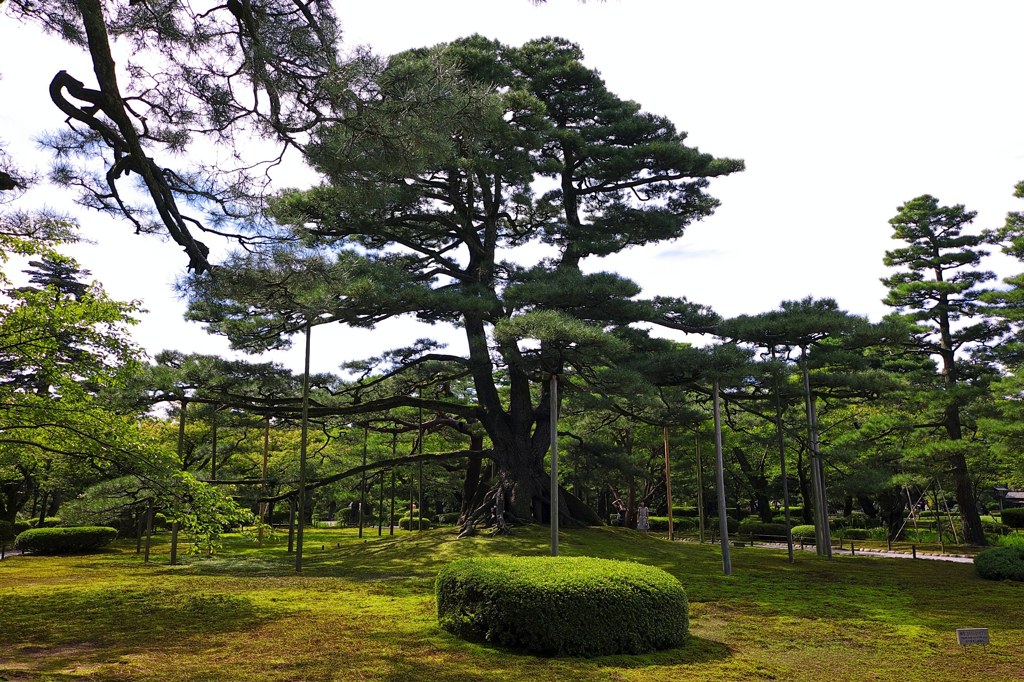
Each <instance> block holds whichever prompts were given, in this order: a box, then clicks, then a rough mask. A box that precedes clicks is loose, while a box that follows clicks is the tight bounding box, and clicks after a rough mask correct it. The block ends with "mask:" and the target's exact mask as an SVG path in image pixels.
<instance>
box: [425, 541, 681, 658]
mask: <svg viewBox="0 0 1024 682" xmlns="http://www.w3.org/2000/svg"><path fill="white" fill-rule="evenodd" d="M435 589H436V594H437V619H438V622H439V623H440V625H441V627H443V628H444V629H445V630H447V631H448V632H451V633H453V634H455V635H457V636H459V637H462V638H464V639H469V640H473V641H486V642H491V643H493V644H498V645H501V646H506V647H510V648H513V649H519V650H525V651H529V652H532V653H536V654H544V655H563V656H606V655H613V654H638V653H643V652H647V651H655V650H658V649H667V648H671V647H675V646H679V645H680V644H682V643H683V641H684V640H685V638H686V635H687V630H688V627H689V615H688V609H689V606H688V601H687V597H686V591H685V590H684V589H683V586H682V585H680V584H679V581H678V580H676V579H675V578H674V577H672V576H671V575H669V574H668V573H666V572H665V571H663V570H661V569H659V568H654V567H652V566H644V565H642V564H635V563H632V562H625V561H611V560H608V559H594V558H590V557H488V558H474V559H460V560H458V561H454V562H452V563H451V564H449V565H448V566H446V567H445V568H443V569H442V570H441V571H440V572H439V573H438V575H437V581H436V586H435Z"/></svg>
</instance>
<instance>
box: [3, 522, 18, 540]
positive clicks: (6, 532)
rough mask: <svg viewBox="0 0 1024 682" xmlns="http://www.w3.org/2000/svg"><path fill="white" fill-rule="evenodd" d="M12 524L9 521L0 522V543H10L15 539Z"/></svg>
mask: <svg viewBox="0 0 1024 682" xmlns="http://www.w3.org/2000/svg"><path fill="white" fill-rule="evenodd" d="M15 535H16V534H15V532H14V524H13V523H11V522H9V521H0V542H10V541H11V540H13V539H14V537H15Z"/></svg>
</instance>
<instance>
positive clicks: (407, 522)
mask: <svg viewBox="0 0 1024 682" xmlns="http://www.w3.org/2000/svg"><path fill="white" fill-rule="evenodd" d="M433 525H434V524H432V523H431V522H430V519H428V518H427V517H426V516H420V517H411V516H403V517H402V518H400V519H398V527H399V528H401V529H402V530H430V529H431V528H432V527H433Z"/></svg>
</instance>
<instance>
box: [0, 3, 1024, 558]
mask: <svg viewBox="0 0 1024 682" xmlns="http://www.w3.org/2000/svg"><path fill="white" fill-rule="evenodd" d="M4 4H5V8H6V11H7V13H8V15H10V16H11V17H13V18H14V19H17V20H21V21H25V22H31V23H32V24H33V25H36V26H41V27H43V28H44V29H45V30H46V31H47V32H48V33H49V34H50V35H51V39H52V40H55V41H56V40H62V41H65V42H67V43H70V44H72V45H77V46H80V47H81V48H82V49H83V50H84V53H85V54H87V55H88V60H89V62H88V68H86V67H85V66H84V63H83V64H80V65H79V66H78V71H74V72H73V71H61V72H59V73H57V74H56V75H55V76H53V79H52V80H51V81H50V83H49V93H50V97H51V99H52V101H53V104H54V105H55V106H56V107H57V108H58V109H59V110H60V111H61V112H62V114H63V115H64V116H66V117H67V118H66V123H67V125H66V127H65V128H63V129H61V130H59V131H55V132H53V133H52V134H50V135H49V136H48V137H47V138H46V146H48V147H49V148H50V149H51V150H52V151H53V154H54V156H53V159H54V162H53V167H52V169H51V170H50V173H49V180H51V181H54V182H57V183H60V185H61V186H63V187H64V188H66V189H65V190H63V191H66V192H69V193H78V200H79V201H80V203H81V204H82V205H84V206H86V207H89V208H92V209H96V210H98V211H101V212H105V213H107V214H110V215H116V216H118V217H119V218H120V219H123V220H125V221H127V222H128V223H129V224H131V225H132V226H133V227H134V228H135V229H136V231H138V232H143V233H156V234H161V235H163V236H164V237H165V238H167V239H168V240H170V241H172V242H174V243H175V244H176V245H177V247H178V249H180V250H179V251H176V250H175V248H174V247H171V246H170V245H167V247H166V248H167V249H168V250H169V253H173V254H175V255H178V256H179V257H180V258H182V266H185V265H187V267H188V274H187V276H185V277H183V278H182V280H181V281H180V292H181V294H182V296H183V297H185V299H186V300H187V302H188V312H187V317H188V318H189V319H191V320H194V321H198V322H201V323H203V324H204V325H205V326H206V327H207V329H208V330H209V331H210V332H211V333H214V334H219V335H223V336H224V337H226V338H227V339H228V340H229V341H230V343H231V345H232V347H233V348H234V349H238V350H243V351H246V352H247V353H251V354H257V355H258V354H259V353H261V352H265V351H269V350H274V349H280V348H283V347H287V346H289V345H291V344H292V343H296V344H297V345H302V346H303V347H304V349H305V357H306V367H305V371H299V372H296V371H293V370H292V369H289V368H286V367H285V366H283V365H281V364H277V363H273V362H254V361H245V360H240V359H236V358H225V357H219V356H214V355H206V354H199V353H191V352H188V351H187V350H168V351H164V352H162V353H159V354H155V355H154V356H153V357H147V356H146V355H145V353H143V352H142V350H141V349H140V348H139V347H137V346H136V345H135V344H134V342H133V341H132V338H131V335H130V329H131V326H132V324H133V321H134V320H135V319H136V317H137V315H138V314H139V312H140V310H139V308H140V306H139V305H138V304H137V303H134V302H128V301H117V300H114V299H112V298H111V297H110V296H109V295H108V294H107V293H106V292H105V291H104V289H103V286H102V284H101V283H100V282H96V281H91V280H90V273H89V272H87V271H84V270H82V269H81V268H80V266H79V265H78V263H76V261H75V260H74V259H73V258H71V257H69V256H68V255H66V254H67V253H68V248H69V247H70V246H71V245H73V244H74V243H75V242H76V241H77V240H79V239H81V238H82V236H83V235H82V232H81V230H80V229H79V226H78V224H77V221H76V220H75V219H73V218H71V217H69V216H67V215H62V214H57V213H54V212H49V211H45V210H41V209H38V208H35V207H32V206H27V205H26V204H25V203H23V202H22V201H21V199H22V195H23V193H25V192H26V190H27V189H28V188H29V187H30V186H32V185H33V184H34V183H39V182H41V181H42V180H41V178H37V177H33V176H32V173H31V172H29V171H28V170H26V169H25V166H24V164H23V162H22V161H21V160H20V159H19V158H17V157H16V155H12V154H9V153H8V152H6V151H3V150H0V196H2V197H3V202H4V203H3V204H2V206H0V240H2V242H3V254H4V258H5V261H6V263H7V264H8V265H10V264H14V263H18V264H21V263H27V265H25V266H21V265H19V266H18V267H17V268H13V267H7V266H5V268H4V273H5V274H4V276H3V279H2V280H0V286H2V287H3V291H2V298H0V306H2V312H0V368H2V369H0V404H2V409H0V520H3V521H5V522H8V523H11V524H13V523H15V522H16V521H19V520H20V521H22V522H23V523H24V522H32V523H35V524H45V523H47V519H48V518H50V519H54V518H57V517H59V519H60V521H59V522H60V523H65V524H75V523H104V524H107V523H110V524H115V525H117V526H118V527H120V528H121V529H122V530H123V531H125V532H132V531H134V530H135V529H137V528H140V527H141V524H142V523H143V520H144V519H146V518H148V519H152V518H153V514H161V515H163V517H162V518H163V519H165V520H166V521H167V522H168V523H172V524H175V527H176V528H177V527H179V526H180V527H181V528H183V529H184V530H185V531H186V532H188V533H190V534H192V535H194V536H195V537H196V538H197V539H199V540H201V542H202V543H205V544H206V545H207V546H211V547H212V546H213V545H214V544H215V542H216V537H217V535H218V534H219V533H221V532H222V531H223V530H224V529H225V528H228V527H232V526H234V525H238V524H248V525H252V524H254V523H255V522H256V521H258V520H262V521H263V522H265V523H287V522H288V521H289V518H290V517H292V515H294V514H296V513H297V514H298V515H299V518H300V519H304V520H305V521H306V522H314V521H340V522H347V523H352V522H356V523H358V522H360V521H365V522H367V523H372V524H377V523H378V522H381V521H383V527H385V528H386V527H388V526H390V525H391V522H392V520H393V519H394V518H395V517H398V516H402V515H403V514H405V513H407V511H409V512H411V511H412V510H413V509H414V508H415V509H417V510H418V513H419V515H422V516H424V517H430V518H432V519H434V520H435V522H437V521H439V522H447V523H453V524H459V525H461V526H462V528H463V530H464V532H468V531H470V530H471V528H472V527H474V526H476V525H491V524H493V523H494V521H495V519H494V518H493V514H494V513H495V509H497V510H504V515H503V516H504V518H505V519H507V520H508V521H512V522H541V523H544V522H547V521H548V520H549V516H550V508H551V501H552V500H551V493H550V488H549V486H548V475H549V474H548V472H549V467H550V461H549V459H548V458H549V452H550V450H551V446H552V443H551V432H552V421H553V419H555V417H556V415H557V437H558V450H559V452H560V455H561V460H560V462H559V470H558V476H559V482H560V490H559V492H558V495H559V497H560V504H559V505H558V509H559V513H560V515H561V516H562V519H561V521H562V523H565V524H595V523H603V522H606V521H608V520H609V518H610V516H611V515H612V514H613V513H614V512H613V507H612V503H613V501H614V500H616V499H620V498H621V499H622V500H623V502H624V504H625V506H626V508H627V510H628V513H627V515H626V519H625V523H627V524H633V523H634V518H633V516H634V514H635V511H636V508H637V506H638V504H639V503H640V501H641V500H644V501H646V502H647V504H648V505H650V506H651V507H652V510H653V513H654V514H655V516H664V515H668V513H669V510H670V509H672V508H675V509H676V513H675V516H676V517H677V519H676V523H677V524H678V529H680V530H682V531H689V530H694V531H696V530H697V529H698V528H702V527H703V524H704V523H705V518H706V517H710V516H716V515H718V514H719V513H720V510H719V509H718V505H717V500H716V499H715V495H714V494H713V492H712V491H713V461H714V457H715V437H716V434H715V428H714V418H713V412H714V406H715V404H716V401H717V400H718V399H720V400H721V414H720V417H721V418H720V422H721V426H722V428H721V438H722V452H723V460H724V461H723V464H724V469H725V488H726V508H727V514H728V515H729V516H731V517H733V518H734V519H735V521H736V522H739V521H740V520H741V519H743V518H744V517H749V518H753V519H756V520H757V522H759V523H763V524H773V523H774V524H779V523H782V524H784V523H785V517H786V516H789V515H790V514H792V522H793V523H794V524H796V523H803V524H812V525H814V526H816V527H817V528H818V532H819V533H820V532H821V531H822V529H823V528H828V527H829V526H830V524H831V526H832V527H834V528H845V527H858V528H864V529H875V528H877V529H880V530H878V531H876V532H877V533H879V534H881V535H882V536H883V537H888V538H891V539H896V538H899V537H902V536H903V535H904V534H906V533H908V532H910V531H911V530H912V529H913V528H914V524H908V523H907V517H908V512H909V511H910V510H917V511H925V510H930V511H931V514H930V516H927V517H926V518H928V519H929V520H928V523H929V524H930V528H933V529H935V530H936V531H937V532H938V533H939V534H940V537H941V534H942V533H946V534H950V535H952V536H953V539H954V541H959V542H965V543H968V544H974V545H983V544H986V543H989V542H991V541H992V538H993V536H997V535H998V534H999V533H1001V532H1003V530H1004V526H1003V525H1002V524H1001V523H1000V522H999V521H1001V520H1002V519H1001V518H1000V520H999V521H996V520H995V519H994V518H992V516H991V513H992V512H998V511H999V510H1000V508H1001V505H1002V503H1003V496H1004V495H1005V494H1006V492H1007V491H1009V490H1012V489H1020V488H1022V487H1024V458H1022V455H1021V448H1020V440H1021V438H1022V436H1024V432H1022V430H1021V426H1020V425H1021V419H1020V414H1021V409H1022V402H1021V401H1022V395H1024V394H1022V387H1021V385H1020V381H1021V379H1020V378H1019V373H1020V367H1021V362H1022V356H1021V333H1022V329H1021V321H1022V315H1021V312H1020V301H1021V300H1022V295H1024V294H1022V291H1024V290H1022V283H1024V280H1022V279H1021V278H1022V277H1024V275H1017V276H1010V277H1003V278H999V277H997V276H996V275H995V274H994V272H993V271H991V270H990V269H989V267H990V265H989V262H990V260H991V259H992V258H993V257H1000V258H1002V259H1004V260H1003V262H1004V263H1005V262H1014V263H1018V262H1019V260H1020V258H1021V257H1022V256H1024V246H1022V245H1024V232H1022V228H1024V214H1022V213H1017V212H1011V213H1009V214H1008V215H1007V216H1006V219H1005V223H1004V224H1003V225H1001V226H988V227H986V226H980V225H976V224H974V219H975V217H976V214H975V213H974V212H972V211H971V210H969V208H967V207H965V206H961V205H958V204H944V203H942V202H941V201H940V200H939V199H937V198H935V197H933V196H931V195H927V194H924V195H920V196H916V197H906V198H905V199H904V202H903V204H902V205H901V206H899V207H898V208H897V209H896V210H895V212H894V214H893V216H892V217H891V220H890V221H889V224H890V226H891V230H892V238H893V241H892V248H891V249H889V250H886V251H885V252H884V253H879V254H878V258H879V260H880V261H882V262H883V263H884V265H885V266H886V267H887V268H888V270H887V272H888V275H887V276H886V278H885V279H884V285H885V287H886V290H887V294H886V297H885V299H884V304H885V305H886V306H887V307H888V308H889V309H890V310H891V313H890V314H889V315H887V316H886V317H885V318H884V319H882V320H880V321H877V322H871V321H869V320H868V319H867V318H866V317H862V316H859V315H855V314H851V313H849V312H847V311H845V310H843V309H841V307H840V306H839V305H838V304H837V303H836V301H835V300H834V299H833V298H830V297H829V296H828V294H829V292H828V291H822V292H816V293H815V295H814V296H812V297H807V298H803V299H799V300H787V301H780V302H779V304H778V306H777V307H776V308H775V309H774V310H770V311H768V312H761V313H755V312H750V313H748V314H744V315H738V316H732V317H725V316H722V315H720V314H718V313H716V311H715V310H713V309H711V308H710V307H708V306H706V305H702V304H700V303H699V302H696V301H693V300H690V299H688V298H684V297H681V296H664V295H655V296H645V295H644V293H643V291H642V290H641V288H640V286H639V285H638V284H637V283H636V282H634V281H633V280H632V279H631V278H630V273H628V272H617V271H613V270H611V269H605V268H603V267H602V266H601V263H602V262H603V260H604V259H606V258H609V257H611V256H614V255H616V254H620V253H622V252H624V251H626V250H629V249H634V248H640V247H644V246H649V245H652V244H660V243H670V242H673V241H674V240H677V239H680V238H683V235H684V232H685V230H686V229H687V228H688V227H690V226H691V225H693V224H695V223H698V222H699V221H701V220H703V219H705V218H708V217H709V216H711V215H712V214H713V213H714V211H715V210H716V209H717V208H718V206H719V202H718V200H716V199H715V197H714V187H715V183H716V182H717V181H718V179H721V178H725V177H727V176H730V175H733V174H737V173H742V172H743V170H744V162H743V161H741V160H739V159H732V158H728V157H726V156H714V155H712V154H711V153H707V152H703V151H700V150H698V149H697V148H696V147H695V146H692V145H691V144H690V143H689V141H688V139H687V138H688V136H687V134H686V133H684V132H681V130H680V129H679V128H678V127H677V125H676V123H675V122H673V121H670V120H669V119H667V118H666V117H663V116H660V115H658V114H656V113H649V112H647V111H646V110H645V109H644V108H643V107H642V106H641V104H638V103H636V102H633V101H631V100H629V99H626V98H624V97H622V96H619V95H617V94H616V93H614V92H612V91H610V90H609V88H608V87H607V85H606V83H605V81H604V80H603V79H602V77H601V75H600V73H599V72H598V71H597V70H596V69H594V68H593V67H592V66H591V65H590V64H589V63H588V62H587V60H586V58H585V55H584V54H583V53H582V50H581V48H580V47H579V46H578V45H576V44H575V43H573V42H571V41H569V40H565V39H561V38H539V39H535V40H531V41H528V42H525V43H522V44H517V45H514V44H505V43H502V42H499V41H496V40H492V39H489V38H486V37H482V36H479V35H474V36H469V37H465V38H462V39H459V40H454V41H450V42H446V43H443V44H440V45H435V46H430V47H422V48H418V49H413V50H409V51H406V52H402V53H399V54H395V55H392V56H390V57H381V56H377V55H374V54H372V53H371V52H370V51H369V50H357V51H354V52H347V53H342V52H340V51H339V49H338V48H339V37H340V36H339V30H338V26H337V22H336V18H335V16H334V12H333V9H332V6H331V4H330V3H326V2H306V1H302V0H267V1H266V2H259V3H256V2H228V3H225V4H224V5H212V4H211V5H210V6H209V7H206V6H205V5H204V6H203V7H196V6H194V5H198V3H187V2H170V3H153V2H130V3H128V2H116V1H114V0H108V1H101V0H90V1H87V2H74V3H71V2H67V3H63V2H62V3H46V4H44V5H41V4H38V3H34V2H21V1H18V0H8V2H7V3H4ZM579 11H581V12H583V11H586V8H584V7H580V8H579ZM5 20H6V17H5ZM115 56H116V58H115ZM79 78H81V79H82V80H78V79H79ZM296 157H298V158H301V161H302V163H303V164H304V168H305V172H307V173H309V174H311V175H313V176H315V178H316V181H315V182H313V183H311V184H310V185H308V186H303V187H294V188H286V189H282V185H281V184H280V183H277V184H272V183H269V182H268V180H267V177H268V176H267V175H266V173H268V172H269V171H270V170H271V169H273V168H275V167H276V166H277V165H279V164H281V163H283V160H284V159H294V158H296ZM1017 196H1018V197H1024V183H1022V184H1020V185H1018V186H1017ZM140 239H141V238H140ZM223 243H229V244H231V245H233V246H232V250H230V251H227V252H226V251H225V250H224V249H222V248H220V246H219V245H221V244H223ZM210 244H214V245H217V246H216V248H214V249H211V247H210ZM839 250H840V249H839V248H838V247H837V249H836V251H837V252H836V253H832V254H823V257H825V256H827V257H830V258H836V259H840V258H841V257H842V254H841V253H839V252H838V251H839ZM181 252H183V253H184V255H183V256H182V255H180V253H181ZM211 254H213V255H211ZM13 270H17V272H15V271H13ZM22 271H24V272H22ZM1022 271H1024V269H1022ZM400 318H415V319H417V320H420V321H423V322H426V323H429V324H431V325H435V326H436V327H437V328H439V329H440V328H444V329H446V330H447V329H454V330H456V331H457V333H458V334H460V335H461V337H462V339H461V342H462V343H464V344H465V352H461V351H453V350H451V349H450V348H449V347H446V346H445V345H444V344H442V343H441V342H439V341H438V340H437V339H432V338H415V337H410V338H404V339H396V338H392V337H391V336H390V335H383V334H382V335H381V336H380V340H379V344H378V348H379V351H375V353H374V355H373V357H364V358H354V357H352V356H351V354H349V353H346V352H345V349H343V348H339V349H338V353H337V355H338V358H339V365H340V368H339V371H338V373H335V374H330V373H311V372H310V370H309V352H310V347H311V344H316V343H317V339H318V335H319V333H320V331H321V330H322V329H324V328H327V327H330V326H339V325H342V326H348V327H356V328H366V329H374V328H375V326H376V325H380V324H383V323H386V322H388V321H391V320H394V319H400ZM666 330H670V331H671V332H674V333H675V334H676V335H675V336H671V337H669V336H666V334H665V333H664V332H665V331H666ZM667 464H669V465H670V466H668V467H667V466H666V465H667ZM669 490H671V497H670V496H669V494H668V491H669ZM997 516H998V514H997ZM679 517H681V518H679ZM943 519H944V520H943ZM51 522H52V523H56V522H57V521H51ZM299 528H301V524H300V525H299ZM782 528H783V531H782V532H783V534H785V528H786V526H785V525H782ZM820 539H821V536H820V535H819V540H820Z"/></svg>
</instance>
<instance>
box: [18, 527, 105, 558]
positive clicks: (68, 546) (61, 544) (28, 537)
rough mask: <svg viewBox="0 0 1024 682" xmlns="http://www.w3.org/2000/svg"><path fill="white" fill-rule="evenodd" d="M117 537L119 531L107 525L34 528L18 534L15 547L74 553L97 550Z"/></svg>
mask: <svg viewBox="0 0 1024 682" xmlns="http://www.w3.org/2000/svg"><path fill="white" fill-rule="evenodd" d="M115 537H117V531H116V530H114V529H113V528H108V527H106V526H78V527H71V528H33V529H30V530H26V531H25V532H23V533H21V534H20V535H18V537H17V538H15V540H14V547H15V549H20V550H21V551H23V552H34V553H36V554H74V553H77V552H91V551H94V550H97V549H99V548H100V547H103V546H105V545H108V544H110V542H111V541H112V540H113V539H114V538H115Z"/></svg>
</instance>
